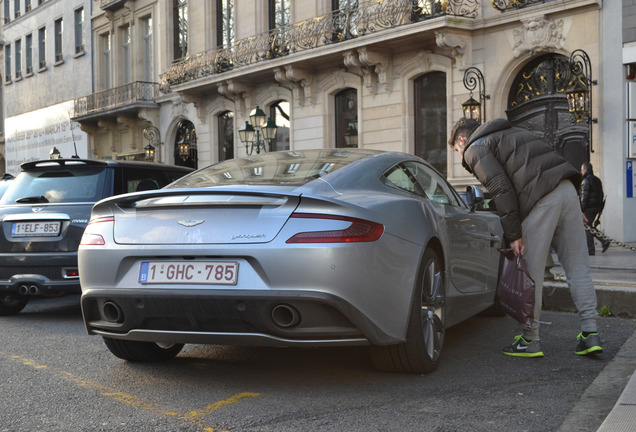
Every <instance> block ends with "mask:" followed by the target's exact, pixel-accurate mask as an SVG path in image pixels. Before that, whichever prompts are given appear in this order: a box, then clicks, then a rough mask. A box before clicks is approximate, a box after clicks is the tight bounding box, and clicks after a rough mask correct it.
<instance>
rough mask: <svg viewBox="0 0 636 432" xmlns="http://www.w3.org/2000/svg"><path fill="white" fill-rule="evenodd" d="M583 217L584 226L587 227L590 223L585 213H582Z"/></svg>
mask: <svg viewBox="0 0 636 432" xmlns="http://www.w3.org/2000/svg"><path fill="white" fill-rule="evenodd" d="M581 214H582V215H583V225H587V224H588V223H589V222H590V221H589V220H588V219H587V218H586V217H585V213H581Z"/></svg>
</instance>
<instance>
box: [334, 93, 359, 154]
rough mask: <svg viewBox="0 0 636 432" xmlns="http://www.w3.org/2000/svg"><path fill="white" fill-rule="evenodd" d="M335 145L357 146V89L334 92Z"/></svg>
mask: <svg viewBox="0 0 636 432" xmlns="http://www.w3.org/2000/svg"><path fill="white" fill-rule="evenodd" d="M335 99H336V147H339V148H340V147H358V91H357V90H356V89H352V88H349V89H346V90H343V91H341V92H340V93H338V94H336V98H335Z"/></svg>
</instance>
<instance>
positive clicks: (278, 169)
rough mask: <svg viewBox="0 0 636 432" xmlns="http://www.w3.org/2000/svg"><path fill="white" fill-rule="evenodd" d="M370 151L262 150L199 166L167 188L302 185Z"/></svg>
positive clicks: (362, 156)
mask: <svg viewBox="0 0 636 432" xmlns="http://www.w3.org/2000/svg"><path fill="white" fill-rule="evenodd" d="M369 154H371V153H366V152H360V151H357V152H350V151H347V150H344V149H343V150H305V151H298V152H294V151H291V152H275V153H265V154H262V155H259V156H251V157H244V158H240V159H230V160H227V161H224V162H220V163H218V164H215V165H211V166H209V167H207V168H202V169H200V170H199V171H196V172H195V173H192V174H190V175H188V176H186V177H183V178H182V179H180V180H177V181H176V182H175V183H173V184H172V185H171V186H168V187H169V188H189V187H206V186H216V185H225V184H228V185H230V184H277V185H281V184H289V185H303V184H305V183H307V182H309V181H311V180H314V179H316V178H318V177H321V176H324V175H327V174H330V173H332V172H334V171H337V170H338V169H340V168H342V167H344V166H346V165H349V164H350V163H352V162H355V161H357V160H359V159H362V158H364V157H366V156H368V155H369Z"/></svg>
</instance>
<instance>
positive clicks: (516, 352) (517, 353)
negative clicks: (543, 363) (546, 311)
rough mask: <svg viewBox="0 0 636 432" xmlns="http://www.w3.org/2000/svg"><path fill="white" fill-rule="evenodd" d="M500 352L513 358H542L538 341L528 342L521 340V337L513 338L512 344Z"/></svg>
mask: <svg viewBox="0 0 636 432" xmlns="http://www.w3.org/2000/svg"><path fill="white" fill-rule="evenodd" d="M502 352H503V353H504V354H505V355H509V356H513V357H543V351H541V343H540V342H539V339H532V340H531V341H529V342H528V341H527V340H525V339H524V338H523V335H518V336H515V341H514V343H513V344H512V345H510V346H507V347H504V349H503V351H502Z"/></svg>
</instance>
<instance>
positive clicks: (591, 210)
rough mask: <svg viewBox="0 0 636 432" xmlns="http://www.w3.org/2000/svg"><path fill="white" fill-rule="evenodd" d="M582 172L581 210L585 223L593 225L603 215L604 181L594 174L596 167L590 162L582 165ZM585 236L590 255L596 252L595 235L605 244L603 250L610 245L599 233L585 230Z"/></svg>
mask: <svg viewBox="0 0 636 432" xmlns="http://www.w3.org/2000/svg"><path fill="white" fill-rule="evenodd" d="M581 174H582V175H583V181H582V182H581V211H583V214H584V215H585V219H586V222H585V224H586V225H588V226H593V223H594V221H595V220H596V218H597V217H598V216H600V215H601V213H602V212H603V207H604V206H605V203H604V195H603V183H602V182H601V179H600V178H598V177H596V176H595V175H594V169H593V168H592V164H591V163H589V162H584V163H583V165H581ZM585 237H586V239H587V252H588V254H590V255H594V254H595V253H596V248H595V247H594V237H596V238H597V239H598V240H599V241H600V242H601V244H602V245H603V249H602V250H603V252H605V251H606V250H607V248H608V247H609V245H610V242H609V240H603V239H602V238H601V237H599V236H598V235H597V234H592V232H591V231H589V230H585Z"/></svg>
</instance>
